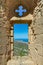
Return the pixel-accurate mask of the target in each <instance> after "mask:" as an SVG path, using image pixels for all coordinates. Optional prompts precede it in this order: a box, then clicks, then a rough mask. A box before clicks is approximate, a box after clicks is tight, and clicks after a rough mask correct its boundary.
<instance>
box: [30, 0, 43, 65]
mask: <svg viewBox="0 0 43 65" xmlns="http://www.w3.org/2000/svg"><path fill="white" fill-rule="evenodd" d="M33 17H34V20H33V22H32V24H31V30H32V31H33V40H32V41H33V43H32V44H30V45H29V47H30V54H31V57H32V59H33V61H34V62H35V64H36V65H43V0H40V1H39V2H38V3H37V7H36V8H35V10H34V13H33Z"/></svg>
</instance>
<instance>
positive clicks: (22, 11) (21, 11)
mask: <svg viewBox="0 0 43 65" xmlns="http://www.w3.org/2000/svg"><path fill="white" fill-rule="evenodd" d="M15 12H17V13H18V15H19V16H22V15H23V13H25V12H27V10H26V9H23V6H19V10H15Z"/></svg>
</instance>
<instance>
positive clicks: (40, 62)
mask: <svg viewBox="0 0 43 65" xmlns="http://www.w3.org/2000/svg"><path fill="white" fill-rule="evenodd" d="M33 17H34V20H33V21H32V24H31V25H30V27H31V30H32V32H33V40H32V41H33V43H30V44H29V49H30V51H29V56H28V57H26V58H24V59H25V60H24V59H23V58H22V59H23V60H22V61H26V60H27V62H30V61H31V60H29V58H31V59H32V63H33V62H34V63H33V64H32V63H31V62H30V64H28V63H27V64H26V65H43V0H38V3H37V6H36V7H35V9H34V12H33ZM9 26H10V23H9V21H8V20H7V18H6V16H3V11H1V10H0V65H7V59H8V57H9V55H10V54H8V53H9V51H10V44H9V42H10V38H9ZM13 61H14V60H13ZM13 61H12V62H13ZM16 61H17V59H16ZM19 61H20V59H19ZM17 62H18V61H17ZM15 65H17V64H16V63H15ZM18 65H19V64H18ZM24 65H25V64H24Z"/></svg>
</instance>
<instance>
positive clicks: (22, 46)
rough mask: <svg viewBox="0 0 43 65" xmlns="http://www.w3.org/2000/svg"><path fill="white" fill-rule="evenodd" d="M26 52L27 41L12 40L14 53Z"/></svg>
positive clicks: (21, 53)
mask: <svg viewBox="0 0 43 65" xmlns="http://www.w3.org/2000/svg"><path fill="white" fill-rule="evenodd" d="M27 54H28V43H24V42H20V41H19V42H17V41H14V55H17V56H19V55H20V56H25V55H27Z"/></svg>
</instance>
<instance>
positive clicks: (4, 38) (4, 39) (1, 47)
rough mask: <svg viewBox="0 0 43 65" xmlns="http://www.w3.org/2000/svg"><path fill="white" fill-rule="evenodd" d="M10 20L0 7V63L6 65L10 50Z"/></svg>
mask: <svg viewBox="0 0 43 65" xmlns="http://www.w3.org/2000/svg"><path fill="white" fill-rule="evenodd" d="M8 24H9V21H8V20H7V17H6V16H5V12H4V10H3V8H2V6H1V7H0V65H6V63H7V60H8V57H9V55H8V53H9V51H10V38H9V35H8V34H9V25H8Z"/></svg>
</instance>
